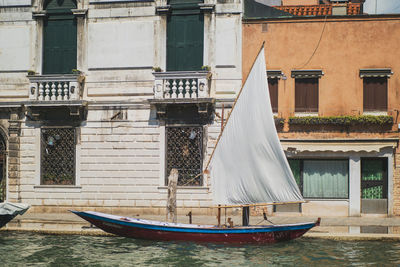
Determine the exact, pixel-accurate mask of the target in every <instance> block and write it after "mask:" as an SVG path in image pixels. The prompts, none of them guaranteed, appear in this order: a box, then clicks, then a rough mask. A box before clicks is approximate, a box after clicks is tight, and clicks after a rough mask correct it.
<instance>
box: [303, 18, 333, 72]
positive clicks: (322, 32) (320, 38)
mask: <svg viewBox="0 0 400 267" xmlns="http://www.w3.org/2000/svg"><path fill="white" fill-rule="evenodd" d="M327 18H328V15H325V20H324V26H323V28H322V31H321V35H320V37H319V40H318V43H317V46H316V47H315V49H314V52H313V53H312V54H311V56H310V58H309V59H308V60H307V62H306V63H304V64H303V65H302V66H301V67H298V68H296V69H302V68H304V67H305V66H307V64H308V63H310V61H311V59H312V58H313V57H314V55H315V53H316V52H317V50H318V47H319V44H320V43H321V40H322V36H323V34H324V31H325V26H326V20H327Z"/></svg>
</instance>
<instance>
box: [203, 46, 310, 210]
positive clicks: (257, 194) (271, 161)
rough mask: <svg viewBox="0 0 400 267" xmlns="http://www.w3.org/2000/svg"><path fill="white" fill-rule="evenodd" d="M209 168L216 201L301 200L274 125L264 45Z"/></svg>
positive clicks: (254, 202)
mask: <svg viewBox="0 0 400 267" xmlns="http://www.w3.org/2000/svg"><path fill="white" fill-rule="evenodd" d="M208 169H209V170H210V175H211V181H212V192H213V202H214V203H215V204H223V205H228V204H256V203H270V202H292V201H302V200H303V197H302V196H301V193H300V190H299V188H298V186H297V184H296V181H295V179H294V177H293V174H292V171H291V169H290V167H289V164H288V161H287V159H286V157H285V154H284V152H283V150H282V147H281V144H280V142H279V138H278V134H277V132H276V129H275V122H274V118H273V114H272V108H271V103H270V98H269V91H268V83H267V76H266V66H265V56H264V49H262V50H261V52H260V53H259V55H258V57H257V59H256V61H255V63H254V65H253V67H252V69H251V71H250V74H249V77H248V78H247V80H246V83H245V85H244V87H243V89H242V92H241V94H240V96H239V98H238V100H237V102H236V105H235V106H234V108H233V110H232V113H231V115H230V117H229V120H228V122H227V124H226V126H225V129H224V130H223V133H222V135H221V137H220V140H219V142H218V144H217V147H216V149H215V151H214V155H213V156H212V158H211V161H210V164H209V168H208Z"/></svg>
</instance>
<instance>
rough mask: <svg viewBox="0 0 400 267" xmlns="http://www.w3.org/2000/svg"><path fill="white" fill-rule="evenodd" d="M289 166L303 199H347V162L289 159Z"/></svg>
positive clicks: (339, 160)
mask: <svg viewBox="0 0 400 267" xmlns="http://www.w3.org/2000/svg"><path fill="white" fill-rule="evenodd" d="M289 165H290V167H291V169H292V172H293V175H294V177H295V180H296V182H297V184H298V185H299V189H300V191H301V193H302V194H303V197H304V198H309V199H313V198H314V199H315V198H319V199H324V198H328V199H331V198H332V199H347V198H348V197H349V163H348V160H341V159H337V160H334V159H329V160H308V159H307V160H306V159H304V160H303V159H289Z"/></svg>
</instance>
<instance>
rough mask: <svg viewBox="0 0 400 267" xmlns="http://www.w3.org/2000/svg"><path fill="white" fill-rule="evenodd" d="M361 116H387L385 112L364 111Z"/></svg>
mask: <svg viewBox="0 0 400 267" xmlns="http://www.w3.org/2000/svg"><path fill="white" fill-rule="evenodd" d="M363 115H372V116H382V115H388V113H387V111H364V112H363Z"/></svg>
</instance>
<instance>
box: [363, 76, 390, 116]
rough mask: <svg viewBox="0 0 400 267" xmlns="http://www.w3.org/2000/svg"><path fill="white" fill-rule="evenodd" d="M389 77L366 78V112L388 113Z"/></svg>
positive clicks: (364, 84) (364, 80)
mask: <svg viewBox="0 0 400 267" xmlns="http://www.w3.org/2000/svg"><path fill="white" fill-rule="evenodd" d="M387 79H388V78H387V77H364V78H363V87H364V97H363V100H364V104H363V106H364V111H387Z"/></svg>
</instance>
